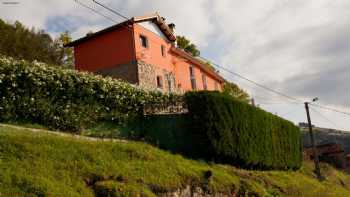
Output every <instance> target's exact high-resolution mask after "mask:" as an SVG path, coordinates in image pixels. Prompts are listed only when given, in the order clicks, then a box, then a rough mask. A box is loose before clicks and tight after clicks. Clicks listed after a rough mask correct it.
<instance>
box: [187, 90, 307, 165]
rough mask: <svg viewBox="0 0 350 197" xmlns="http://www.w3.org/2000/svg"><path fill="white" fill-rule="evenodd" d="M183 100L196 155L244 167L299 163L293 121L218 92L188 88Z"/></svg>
mask: <svg viewBox="0 0 350 197" xmlns="http://www.w3.org/2000/svg"><path fill="white" fill-rule="evenodd" d="M185 102H186V104H187V107H188V110H189V117H190V121H191V123H192V124H191V130H192V138H193V147H197V148H196V149H195V150H194V152H195V153H196V154H198V155H199V156H201V157H205V158H207V159H214V160H217V161H221V162H228V163H232V164H237V165H239V166H242V167H246V168H259V169H296V168H299V167H300V165H301V159H302V156H301V142H300V134H299V129H298V128H297V127H296V126H294V124H293V123H291V122H289V121H287V120H284V119H282V118H280V117H278V116H275V115H273V114H271V113H268V112H266V111H264V110H262V109H259V108H256V107H253V106H251V105H249V104H246V103H243V102H240V101H238V100H234V99H233V98H232V97H229V96H227V95H224V94H222V93H219V92H208V91H202V92H189V93H186V94H185Z"/></svg>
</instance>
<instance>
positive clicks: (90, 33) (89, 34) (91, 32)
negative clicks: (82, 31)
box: [86, 31, 94, 37]
mask: <svg viewBox="0 0 350 197" xmlns="http://www.w3.org/2000/svg"><path fill="white" fill-rule="evenodd" d="M92 34H94V32H93V31H89V32H87V34H86V37H89V36H91V35H92Z"/></svg>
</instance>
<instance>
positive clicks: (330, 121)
mask: <svg viewBox="0 0 350 197" xmlns="http://www.w3.org/2000/svg"><path fill="white" fill-rule="evenodd" d="M310 109H311V110H312V111H313V112H315V113H316V114H318V115H319V116H321V117H322V118H323V119H324V120H326V121H328V122H329V123H331V124H332V125H333V126H335V127H338V128H341V127H339V126H338V125H337V124H335V122H333V121H332V120H330V119H329V118H327V117H326V116H325V115H323V114H322V113H321V112H319V111H317V110H316V109H313V108H310ZM341 129H342V128H341Z"/></svg>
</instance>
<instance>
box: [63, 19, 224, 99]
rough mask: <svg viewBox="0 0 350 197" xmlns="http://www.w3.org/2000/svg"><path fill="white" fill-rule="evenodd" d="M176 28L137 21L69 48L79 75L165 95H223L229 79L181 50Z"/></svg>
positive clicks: (161, 22)
mask: <svg viewBox="0 0 350 197" xmlns="http://www.w3.org/2000/svg"><path fill="white" fill-rule="evenodd" d="M174 27H175V25H174V24H166V23H165V19H164V18H162V17H160V16H159V15H158V14H157V13H156V14H152V15H149V16H143V17H133V18H132V19H130V20H127V21H124V22H122V23H119V24H117V25H113V26H111V27H108V28H106V29H103V30H101V31H98V32H96V33H92V34H88V35H86V36H85V37H83V38H80V39H78V40H75V41H73V42H71V43H69V44H67V45H66V46H69V47H74V58H75V69H77V70H81V71H89V72H94V73H98V74H102V75H108V76H112V77H115V78H119V79H123V80H126V81H128V82H130V83H132V84H137V85H139V86H141V87H143V88H145V89H151V90H154V89H158V90H161V91H163V92H178V93H182V92H185V91H190V90H219V91H221V90H222V87H223V83H224V79H223V78H222V77H221V76H220V75H219V74H218V73H216V72H215V71H214V70H212V69H211V68H209V67H208V66H207V65H206V63H205V62H204V61H202V60H200V59H198V58H196V57H193V56H192V55H190V54H189V53H187V52H185V51H183V50H181V49H179V48H177V47H176V46H175V41H176V36H175V34H174Z"/></svg>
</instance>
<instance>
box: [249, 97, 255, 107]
mask: <svg viewBox="0 0 350 197" xmlns="http://www.w3.org/2000/svg"><path fill="white" fill-rule="evenodd" d="M250 101H251V102H252V106H253V107H255V100H254V98H252V99H251V100H250Z"/></svg>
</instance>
